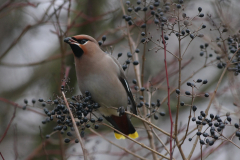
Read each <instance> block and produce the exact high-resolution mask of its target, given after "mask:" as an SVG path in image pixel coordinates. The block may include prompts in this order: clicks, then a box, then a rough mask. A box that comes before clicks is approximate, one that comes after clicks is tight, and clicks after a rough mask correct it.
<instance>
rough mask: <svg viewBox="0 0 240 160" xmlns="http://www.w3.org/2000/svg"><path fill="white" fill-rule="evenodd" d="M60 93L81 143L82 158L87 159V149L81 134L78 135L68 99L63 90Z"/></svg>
mask: <svg viewBox="0 0 240 160" xmlns="http://www.w3.org/2000/svg"><path fill="white" fill-rule="evenodd" d="M62 95H63V99H64V102H65V104H66V106H67V108H68V111H69V114H70V116H71V119H72V122H73V127H74V130H75V133H76V135H77V137H78V140H79V142H80V145H81V147H82V151H83V156H84V160H87V150H86V149H85V146H84V144H83V141H82V138H81V136H80V133H79V130H78V128H77V125H76V121H75V119H74V117H73V114H72V111H71V109H70V107H69V105H68V101H67V99H66V97H65V93H64V92H63V91H62Z"/></svg>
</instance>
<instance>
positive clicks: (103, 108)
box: [64, 34, 139, 139]
mask: <svg viewBox="0 0 240 160" xmlns="http://www.w3.org/2000/svg"><path fill="white" fill-rule="evenodd" d="M64 42H65V43H67V44H69V45H70V47H71V49H72V51H73V54H74V62H75V70H76V76H77V83H78V86H79V89H80V91H81V92H82V93H84V92H86V91H87V92H90V93H91V97H92V99H93V100H94V101H95V102H97V103H99V104H100V107H99V108H98V111H99V112H100V114H102V116H103V117H104V118H105V119H106V120H107V121H108V122H109V123H110V124H111V125H112V126H113V127H114V128H115V129H116V130H118V131H120V132H122V133H124V134H125V135H128V136H129V137H130V138H133V139H135V138H138V136H139V135H138V132H137V131H136V129H135V128H134V126H133V124H132V122H131V120H130V118H129V116H128V115H127V114H126V113H125V112H124V111H125V110H126V109H127V106H128V100H129V99H130V101H131V105H132V107H131V110H132V112H133V113H134V114H136V115H137V109H136V103H135V101H134V98H133V95H132V92H131V89H130V87H129V84H128V81H127V78H126V76H125V74H124V71H123V69H122V66H121V65H120V63H119V62H118V60H117V59H115V58H114V57H113V56H112V55H110V54H107V53H105V52H104V51H103V50H102V49H101V48H100V46H99V44H98V42H97V41H96V40H95V39H94V38H93V37H91V36H89V35H84V34H81V35H76V36H72V37H67V38H64ZM113 107H114V108H119V109H121V108H122V109H123V114H119V112H118V110H116V109H113ZM114 135H115V138H116V139H125V138H126V137H125V136H124V135H122V134H120V133H119V132H117V131H115V130H114Z"/></svg>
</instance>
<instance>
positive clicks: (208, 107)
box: [188, 49, 239, 160]
mask: <svg viewBox="0 0 240 160" xmlns="http://www.w3.org/2000/svg"><path fill="white" fill-rule="evenodd" d="M238 51H239V49H237V50H236V52H235V53H234V54H233V56H232V57H231V59H230V60H229V61H228V63H227V65H226V67H225V68H224V70H223V72H222V74H221V76H220V78H219V80H218V83H217V86H216V88H215V90H214V92H213V94H212V96H211V99H210V101H209V103H208V106H207V108H206V110H205V114H206V117H207V115H208V111H209V109H210V106H211V104H212V102H213V99H214V98H215V95H216V93H217V90H218V87H219V86H220V83H221V82H222V79H223V76H224V75H225V73H226V71H227V68H228V67H229V65H230V64H231V62H232V59H233V57H235V55H236V54H237V52H238ZM204 119H205V118H204ZM204 119H203V120H204ZM202 127H203V126H201V127H200V129H199V132H201V131H202ZM198 140H199V136H198V137H197V138H196V140H195V142H194V144H193V147H192V149H191V151H190V153H189V155H188V160H190V159H191V157H192V154H193V152H194V150H195V148H196V145H197V142H198Z"/></svg>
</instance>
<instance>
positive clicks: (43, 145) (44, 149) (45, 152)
mask: <svg viewBox="0 0 240 160" xmlns="http://www.w3.org/2000/svg"><path fill="white" fill-rule="evenodd" d="M39 130H40V137H41V139H42V149H43V151H44V154H45V156H46V159H47V160H48V154H47V151H46V148H45V143H43V140H44V138H43V135H42V130H41V127H40V126H39Z"/></svg>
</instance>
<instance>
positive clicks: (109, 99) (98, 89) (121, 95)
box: [78, 72, 128, 107]
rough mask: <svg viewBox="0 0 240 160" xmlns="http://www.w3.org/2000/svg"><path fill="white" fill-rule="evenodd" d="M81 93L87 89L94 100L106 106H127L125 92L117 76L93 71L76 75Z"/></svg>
mask: <svg viewBox="0 0 240 160" xmlns="http://www.w3.org/2000/svg"><path fill="white" fill-rule="evenodd" d="M78 84H79V88H80V90H81V92H82V93H84V92H85V91H89V92H90V93H91V95H92V98H93V100H94V101H96V102H97V103H99V104H100V105H102V106H106V107H121V106H124V107H126V106H127V102H128V99H127V93H126V91H125V89H124V87H123V85H122V84H121V82H120V80H119V79H118V77H117V76H113V75H110V73H106V72H105V73H95V74H88V75H87V76H82V77H81V76H79V77H78Z"/></svg>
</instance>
